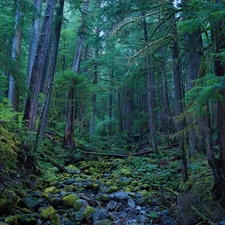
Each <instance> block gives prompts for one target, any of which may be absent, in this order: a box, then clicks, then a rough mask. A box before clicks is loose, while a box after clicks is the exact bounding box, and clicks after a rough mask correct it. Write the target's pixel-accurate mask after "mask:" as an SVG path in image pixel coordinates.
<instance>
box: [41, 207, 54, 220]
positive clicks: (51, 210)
mask: <svg viewBox="0 0 225 225" xmlns="http://www.w3.org/2000/svg"><path fill="white" fill-rule="evenodd" d="M53 215H55V209H54V208H53V207H52V206H49V207H48V208H46V209H44V210H43V211H42V213H41V217H42V218H43V219H45V220H47V219H49V218H50V217H51V216H53Z"/></svg>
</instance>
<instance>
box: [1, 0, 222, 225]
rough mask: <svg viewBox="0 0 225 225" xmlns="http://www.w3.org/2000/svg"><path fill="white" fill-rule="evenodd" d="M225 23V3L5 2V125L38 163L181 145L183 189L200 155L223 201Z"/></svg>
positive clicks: (139, 0)
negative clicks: (61, 156) (58, 155)
mask: <svg viewBox="0 0 225 225" xmlns="http://www.w3.org/2000/svg"><path fill="white" fill-rule="evenodd" d="M224 18H225V2H224V1H223V0H212V1H210V0H199V1H195V0H180V1H172V0H171V1H170V0H168V1H166V0H164V1H163V0H162V1H161V0H157V1H156V0H129V1H128V0H82V1H79V0H67V1H65V0H43V1H42V0H34V2H31V1H28V0H5V1H1V2H0V25H1V32H0V100H1V101H0V104H1V107H0V123H1V126H2V127H4V128H5V129H7V130H8V131H9V132H11V133H14V134H15V135H16V137H17V138H19V139H20V140H21V142H22V143H23V145H24V146H27V149H29V150H28V152H29V154H33V155H39V156H40V155H41V154H42V153H43V151H44V150H43V149H45V148H46V146H47V147H49V146H50V145H55V144H58V145H60V146H61V148H62V149H64V150H63V151H65V152H69V153H70V154H71V155H73V156H74V155H78V154H82V153H81V152H82V151H83V152H84V151H85V152H89V153H88V154H89V157H90V156H91V153H93V154H98V153H100V154H102V155H104V154H106V155H107V154H108V155H109V154H114V156H121V157H122V155H119V154H122V153H124V154H126V155H129V154H134V153H137V154H138V153H142V152H143V151H149V152H151V153H153V154H154V155H157V157H159V158H161V159H164V157H166V155H167V154H168V153H167V152H169V151H170V150H168V149H174V148H176V149H177V150H178V156H177V158H178V160H179V162H180V171H179V173H180V175H181V176H180V180H179V182H180V183H185V182H188V180H189V175H190V172H189V170H188V168H190V163H191V160H192V159H194V158H195V157H196V155H199V154H201V155H203V156H204V157H203V158H204V159H206V160H207V162H208V165H209V166H210V171H211V172H212V177H213V181H212V187H211V190H212V193H211V194H212V196H213V198H215V199H216V200H218V199H222V200H223V202H224V201H225V177H224V175H225V98H224V94H225V79H224V75H225V26H224ZM51 148H52V147H51ZM164 149H167V152H164V151H163V150H164ZM171 151H172V150H171ZM71 157H72V156H71ZM53 160H54V157H53ZM55 160H56V159H55ZM58 166H60V165H58ZM62 166H63V165H62ZM221 207H224V204H221ZM121 224H122V223H121Z"/></svg>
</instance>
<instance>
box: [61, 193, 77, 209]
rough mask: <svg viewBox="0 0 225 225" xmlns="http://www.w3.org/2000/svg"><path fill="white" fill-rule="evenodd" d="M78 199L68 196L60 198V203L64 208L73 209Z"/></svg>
mask: <svg viewBox="0 0 225 225" xmlns="http://www.w3.org/2000/svg"><path fill="white" fill-rule="evenodd" d="M77 199H78V197H77V196H76V195H74V194H69V195H67V196H65V197H63V198H62V203H63V205H64V206H66V207H71V208H72V207H73V206H74V203H75V202H76V201H77Z"/></svg>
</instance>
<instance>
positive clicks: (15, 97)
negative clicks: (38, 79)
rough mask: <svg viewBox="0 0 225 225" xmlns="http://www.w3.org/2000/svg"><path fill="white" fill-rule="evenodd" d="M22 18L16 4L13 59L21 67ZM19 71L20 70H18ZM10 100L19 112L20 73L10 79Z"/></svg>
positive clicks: (18, 6) (17, 3)
mask: <svg viewBox="0 0 225 225" xmlns="http://www.w3.org/2000/svg"><path fill="white" fill-rule="evenodd" d="M21 18H22V12H21V10H20V5H19V2H16V15H15V26H14V37H13V42H12V59H13V60H15V62H16V61H17V62H16V64H17V65H19V62H18V59H19V56H20V50H21V26H20V23H21ZM17 70H18V71H19V70H20V69H19V68H17ZM8 98H9V102H10V104H11V105H12V106H13V109H14V110H15V111H17V112H18V111H19V73H18V74H17V75H16V74H10V78H9V93H8Z"/></svg>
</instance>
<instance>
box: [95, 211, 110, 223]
mask: <svg viewBox="0 0 225 225" xmlns="http://www.w3.org/2000/svg"><path fill="white" fill-rule="evenodd" d="M107 218H109V212H108V211H107V210H106V209H99V210H97V211H96V212H94V213H93V220H94V221H96V220H104V219H107Z"/></svg>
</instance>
